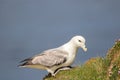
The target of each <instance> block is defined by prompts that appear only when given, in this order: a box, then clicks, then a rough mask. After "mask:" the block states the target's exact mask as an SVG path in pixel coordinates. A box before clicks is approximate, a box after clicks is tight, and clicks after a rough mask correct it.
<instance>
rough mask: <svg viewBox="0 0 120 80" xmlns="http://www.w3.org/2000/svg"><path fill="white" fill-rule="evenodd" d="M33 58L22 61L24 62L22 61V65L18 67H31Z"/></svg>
mask: <svg viewBox="0 0 120 80" xmlns="http://www.w3.org/2000/svg"><path fill="white" fill-rule="evenodd" d="M31 61H32V58H27V59H24V60H22V61H20V63H21V64H20V65H18V67H24V66H26V65H30V64H32V62H31Z"/></svg>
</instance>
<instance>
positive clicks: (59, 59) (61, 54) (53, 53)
mask: <svg viewBox="0 0 120 80" xmlns="http://www.w3.org/2000/svg"><path fill="white" fill-rule="evenodd" d="M67 55H68V54H67V52H65V51H61V50H48V51H45V52H43V53H42V54H40V55H37V56H35V57H34V58H33V60H32V63H33V64H40V65H43V66H47V67H52V66H57V65H60V64H62V63H65V62H66V60H67Z"/></svg>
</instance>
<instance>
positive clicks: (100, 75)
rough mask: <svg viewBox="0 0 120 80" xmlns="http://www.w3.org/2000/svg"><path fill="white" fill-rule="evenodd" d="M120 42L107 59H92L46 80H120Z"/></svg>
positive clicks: (111, 50)
mask: <svg viewBox="0 0 120 80" xmlns="http://www.w3.org/2000/svg"><path fill="white" fill-rule="evenodd" d="M119 70H120V41H116V42H115V45H114V46H113V47H112V48H111V49H110V50H109V51H108V53H107V55H106V57H104V58H101V57H96V58H91V59H90V60H88V61H87V62H86V63H85V64H83V65H81V66H79V67H76V68H74V69H71V70H68V71H60V72H59V73H58V74H57V75H56V77H50V78H46V79H45V80H120V74H118V71H119Z"/></svg>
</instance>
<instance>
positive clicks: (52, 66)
mask: <svg viewBox="0 0 120 80" xmlns="http://www.w3.org/2000/svg"><path fill="white" fill-rule="evenodd" d="M78 48H82V49H83V50H84V51H87V48H86V46H85V38H84V37H83V36H80V35H78V36H74V37H73V38H72V39H70V41H68V42H67V43H65V44H63V45H62V46H60V47H58V48H53V49H48V50H45V51H43V52H42V53H40V54H38V55H35V56H33V57H31V58H27V59H25V60H23V61H21V64H20V65H19V66H20V67H27V68H35V69H42V70H47V71H48V72H49V73H50V74H51V75H52V76H55V75H56V74H57V73H58V72H59V71H60V70H66V69H70V68H71V64H72V63H73V62H74V59H75V57H76V53H77V51H78Z"/></svg>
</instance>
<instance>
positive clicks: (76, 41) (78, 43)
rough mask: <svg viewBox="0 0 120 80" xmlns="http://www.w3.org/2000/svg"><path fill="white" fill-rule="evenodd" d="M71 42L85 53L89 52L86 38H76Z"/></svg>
mask: <svg viewBox="0 0 120 80" xmlns="http://www.w3.org/2000/svg"><path fill="white" fill-rule="evenodd" d="M70 42H72V43H73V44H74V45H75V46H76V47H77V48H82V49H83V50H84V51H87V48H86V45H85V38H84V37H83V36H74V37H73V38H72V39H71V40H70Z"/></svg>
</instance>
